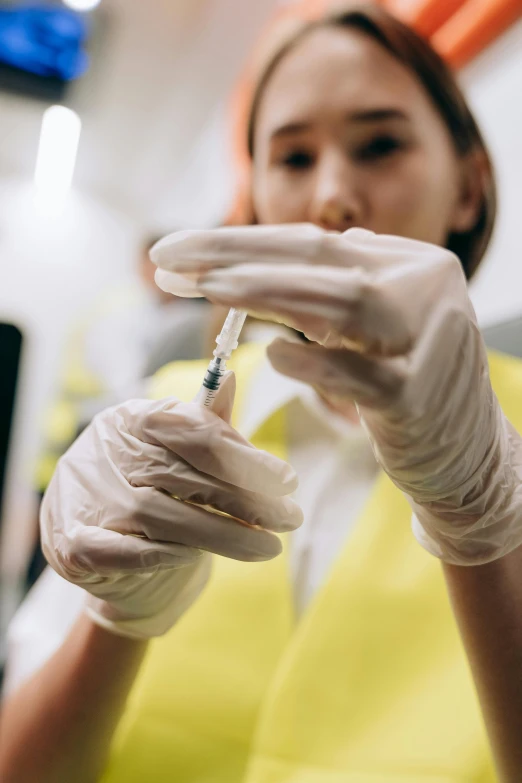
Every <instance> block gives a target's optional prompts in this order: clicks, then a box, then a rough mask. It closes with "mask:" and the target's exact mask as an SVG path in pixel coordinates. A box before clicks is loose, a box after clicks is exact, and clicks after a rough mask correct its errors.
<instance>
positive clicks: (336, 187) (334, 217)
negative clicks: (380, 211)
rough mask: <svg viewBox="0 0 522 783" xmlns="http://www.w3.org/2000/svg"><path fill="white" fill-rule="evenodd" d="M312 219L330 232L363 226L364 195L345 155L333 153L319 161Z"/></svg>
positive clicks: (311, 207) (311, 208) (312, 204)
mask: <svg viewBox="0 0 522 783" xmlns="http://www.w3.org/2000/svg"><path fill="white" fill-rule="evenodd" d="M309 218H310V221H311V222H312V223H315V224H316V225H318V226H321V228H325V229H326V230H329V231H346V230H347V229H349V228H351V227H352V226H361V225H362V222H363V203H362V196H361V194H360V193H359V192H358V190H357V185H356V179H355V177H354V172H353V171H352V170H351V166H350V163H349V161H348V160H347V158H346V156H345V155H344V154H341V153H340V152H336V153H330V154H329V155H325V156H324V159H323V160H322V161H320V164H319V166H318V167H317V171H316V179H315V188H314V194H313V198H312V202H311V204H310V216H309Z"/></svg>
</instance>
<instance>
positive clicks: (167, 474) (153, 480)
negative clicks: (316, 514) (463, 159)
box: [120, 445, 303, 533]
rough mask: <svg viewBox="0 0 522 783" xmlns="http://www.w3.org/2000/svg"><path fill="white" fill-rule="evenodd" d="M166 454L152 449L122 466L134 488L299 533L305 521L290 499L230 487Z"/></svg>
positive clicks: (275, 529) (265, 525)
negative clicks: (167, 495) (152, 487)
mask: <svg viewBox="0 0 522 783" xmlns="http://www.w3.org/2000/svg"><path fill="white" fill-rule="evenodd" d="M165 456H166V454H165V450H164V449H163V448H162V447H160V446H152V445H148V447H147V452H146V454H143V456H142V457H141V458H138V459H133V460H129V461H127V462H126V463H125V464H124V465H121V466H120V470H121V472H122V475H123V476H124V477H125V479H126V480H127V481H128V482H129V484H131V485H132V486H133V487H150V486H154V487H155V488H156V489H159V490H163V491H164V492H167V493H168V494H169V495H174V496H175V497H177V498H179V499H180V500H186V501H189V502H190V503H197V504H198V505H200V506H211V507H212V508H214V509H217V510H218V511H221V512H223V513H225V514H230V515H231V516H233V517H235V518H236V519H240V520H243V521H244V522H247V523H248V524H249V525H258V526H260V527H264V528H266V529H267V530H272V531H275V532H278V533H282V532H287V531H290V530H295V529H296V528H297V527H299V526H300V525H301V523H302V521H303V514H302V511H301V509H300V507H299V506H298V505H297V503H296V502H295V501H294V500H292V499H291V498H289V497H271V496H269V495H265V494H260V493H258V492H249V491H248V490H245V489H240V488H238V487H237V486H233V485H231V484H227V483H226V482H224V481H221V480H220V479H217V478H215V477H214V476H210V475H208V474H206V475H202V474H201V473H199V472H198V471H196V470H194V468H193V467H191V466H190V465H189V464H188V463H186V462H184V460H182V459H179V458H176V457H174V458H173V459H172V460H170V459H169V460H166V459H165Z"/></svg>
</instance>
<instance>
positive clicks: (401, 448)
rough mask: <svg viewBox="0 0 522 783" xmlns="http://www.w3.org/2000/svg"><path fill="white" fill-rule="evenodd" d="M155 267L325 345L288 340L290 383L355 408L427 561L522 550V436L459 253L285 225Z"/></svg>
mask: <svg viewBox="0 0 522 783" xmlns="http://www.w3.org/2000/svg"><path fill="white" fill-rule="evenodd" d="M151 258H152V260H153V261H154V262H155V263H156V264H157V265H158V266H159V267H160V269H159V270H158V271H157V272H156V276H157V277H156V279H157V282H158V284H159V285H160V286H161V287H165V288H168V287H169V285H170V286H171V287H175V286H176V278H171V277H170V275H171V274H175V275H179V274H182V275H190V276H191V279H192V280H193V281H197V283H194V285H197V288H198V290H199V292H200V293H202V294H204V295H205V296H207V297H208V298H209V299H211V300H212V301H213V302H217V303H219V304H223V305H226V306H234V307H240V308H244V309H248V310H249V311H250V312H252V313H255V314H258V315H261V316H262V317H267V318H270V319H272V320H277V321H280V322H283V323H285V324H287V325H288V326H291V327H294V328H295V329H297V330H299V331H301V332H304V334H305V335H306V336H307V337H308V338H309V339H310V340H312V341H313V342H312V343H311V344H308V345H307V344H304V343H300V344H299V343H294V342H290V341H287V340H277V341H276V342H275V343H273V344H272V345H271V346H270V348H269V351H268V355H269V357H270V360H271V362H272V364H273V365H274V367H275V368H276V369H277V370H279V371H280V372H281V373H284V374H285V375H289V376H292V377H294V378H298V379H300V380H303V381H307V382H308V383H310V384H312V385H313V386H315V387H316V388H317V389H318V390H320V391H321V392H322V393H323V394H324V395H326V396H328V397H330V399H332V400H334V401H339V400H342V399H351V400H354V401H355V402H356V404H357V406H358V410H359V415H360V418H361V421H362V423H363V425H364V427H365V429H366V431H367V433H368V435H369V438H370V440H371V443H372V445H373V449H374V452H375V455H376V457H377V459H378V461H379V462H380V464H381V465H382V467H383V468H384V470H385V471H386V472H387V473H388V475H389V476H390V478H391V479H392V481H394V483H395V484H396V485H397V486H398V487H399V488H400V489H401V490H402V491H403V492H404V493H405V494H406V495H407V496H408V498H409V499H410V502H411V505H412V508H413V511H414V522H413V526H414V532H415V535H416V536H417V538H418V540H419V541H420V542H421V544H422V545H423V546H424V547H425V548H426V549H428V550H429V551H430V552H432V553H433V554H434V555H436V556H438V557H440V558H442V559H444V560H445V561H447V562H450V563H455V564H460V565H468V564H478V563H484V562H487V561H490V560H494V559H496V558H499V557H501V556H503V555H504V554H506V553H508V552H509V551H511V550H512V549H514V548H515V547H517V546H519V545H520V544H521V543H522V492H521V476H522V448H521V438H520V436H519V435H518V434H517V433H516V432H515V430H514V429H513V427H512V426H511V425H510V423H509V422H508V421H507V420H506V418H505V417H504V415H503V413H502V411H501V409H500V406H499V403H498V401H497V399H496V397H495V395H494V393H493V390H492V388H491V384H490V380H489V374H488V361H487V356H486V350H485V347H484V344H483V341H482V338H481V335H480V332H479V329H478V327H477V322H476V318H475V313H474V311H473V307H472V305H471V302H470V300H469V298H468V294H467V290H466V280H465V278H464V274H463V272H462V269H461V265H460V263H459V261H458V259H457V258H456V257H455V256H454V255H453V254H452V253H450V252H449V251H447V250H444V249H441V248H439V247H436V246H433V245H429V244H426V243H423V242H418V241H414V240H410V239H404V238H400V237H394V236H378V235H375V234H373V233H372V232H370V231H366V230H363V229H358V228H355V229H350V230H349V231H346V232H345V233H344V234H337V233H334V232H325V231H322V230H321V229H319V228H316V227H314V226H310V225H284V226H252V227H245V228H226V229H218V230H215V231H205V232H195V231H194V232H190V231H186V232H179V233H177V234H174V235H172V236H170V237H166V238H165V239H163V240H161V241H160V242H159V243H158V244H157V245H156V246H155V248H153V251H152V253H151Z"/></svg>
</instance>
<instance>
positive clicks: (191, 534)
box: [41, 373, 302, 639]
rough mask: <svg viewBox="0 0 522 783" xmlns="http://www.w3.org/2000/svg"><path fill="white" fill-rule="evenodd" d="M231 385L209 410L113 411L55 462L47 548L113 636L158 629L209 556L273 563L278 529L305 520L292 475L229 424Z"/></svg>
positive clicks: (45, 527) (195, 585)
mask: <svg viewBox="0 0 522 783" xmlns="http://www.w3.org/2000/svg"><path fill="white" fill-rule="evenodd" d="M234 389H235V379H234V376H233V375H232V374H231V373H230V374H228V375H227V377H225V379H224V380H223V382H222V386H221V388H220V390H219V392H218V394H217V395H216V399H215V401H214V410H213V411H209V410H208V409H206V408H203V407H202V406H201V405H198V404H196V403H182V402H179V401H178V400H176V399H174V398H168V399H164V400H160V401H159V402H149V401H146V400H131V401H130V402H127V403H125V404H123V405H118V406H116V407H114V408H109V409H108V410H106V411H104V412H103V413H100V414H98V416H96V417H95V419H94V420H93V422H92V423H91V424H90V425H89V427H87V429H86V430H85V431H84V432H83V433H82V435H81V436H80V437H79V438H78V440H77V441H76V442H75V443H74V444H73V445H72V446H71V448H70V449H69V451H67V452H66V454H65V455H64V456H63V457H62V458H61V459H60V461H59V463H58V466H57V469H56V472H55V474H54V477H53V479H52V481H51V483H50V485H49V488H48V489H47V492H46V494H45V497H44V500H43V503H42V510H41V535H42V547H43V551H44V554H45V556H46V558H47V560H48V562H49V563H50V565H51V566H52V567H53V568H54V570H55V571H56V572H57V573H58V574H59V575H60V576H62V577H64V578H65V579H67V580H68V581H70V582H73V583H75V584H77V585H79V586H80V587H83V588H84V589H85V590H86V591H87V592H88V593H89V594H90V596H89V599H88V601H87V607H86V608H87V611H88V613H89V614H90V616H91V618H92V619H93V620H94V621H95V622H96V623H98V624H99V625H102V626H104V627H106V628H108V629H109V630H110V631H113V632H114V633H118V634H120V635H123V636H129V637H133V638H141V639H146V638H149V637H152V636H159V635H161V634H163V633H165V632H166V631H167V630H168V629H169V628H170V627H171V626H172V625H173V624H174V623H175V622H176V620H177V619H178V618H179V617H180V615H181V614H182V613H183V612H184V611H185V610H186V609H187V608H188V607H189V606H190V605H191V604H192V603H193V601H194V600H195V599H196V598H197V596H198V595H199V594H200V592H201V591H202V589H203V588H204V586H205V584H206V582H207V580H208V577H209V573H210V565H211V555H210V554H209V553H210V552H215V553H217V554H220V555H224V556H226V557H232V558H235V559H236V560H247V561H257V560H268V559H270V558H272V557H275V555H277V554H279V552H280V551H281V542H280V540H279V538H278V537H277V536H276V535H275V533H276V532H281V531H286V530H293V529H294V528H296V527H298V526H299V524H300V523H301V521H302V514H301V510H300V508H299V507H298V506H297V504H296V503H295V502H294V501H293V500H291V499H290V498H287V497H285V496H286V495H288V494H289V493H290V492H292V491H293V490H294V489H295V488H296V485H297V479H296V475H295V473H294V471H293V470H292V468H291V467H290V466H289V465H287V464H286V463H285V462H282V461H281V460H279V459H277V458H276V457H273V456H272V455H270V454H267V453H266V452H263V451H259V450H258V449H256V448H254V447H253V446H252V445H251V444H250V443H248V442H247V441H246V440H245V439H244V438H243V437H242V436H241V435H239V433H238V432H236V431H235V430H234V429H232V427H231V426H230V425H229V424H228V419H229V416H230V412H231V409H232V402H233V397H234ZM220 417H221V418H220ZM183 501H187V502H183ZM216 512H222V513H221V514H219V513H216ZM224 514H226V515H229V516H225V515H224ZM232 517H233V518H232Z"/></svg>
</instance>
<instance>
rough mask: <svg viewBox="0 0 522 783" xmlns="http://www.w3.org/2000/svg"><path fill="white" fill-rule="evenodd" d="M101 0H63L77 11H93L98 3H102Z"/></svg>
mask: <svg viewBox="0 0 522 783" xmlns="http://www.w3.org/2000/svg"><path fill="white" fill-rule="evenodd" d="M100 1H101V0H63V2H64V5H67V6H69V8H72V9H74V10H75V11H92V10H93V8H96V6H97V5H100Z"/></svg>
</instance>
